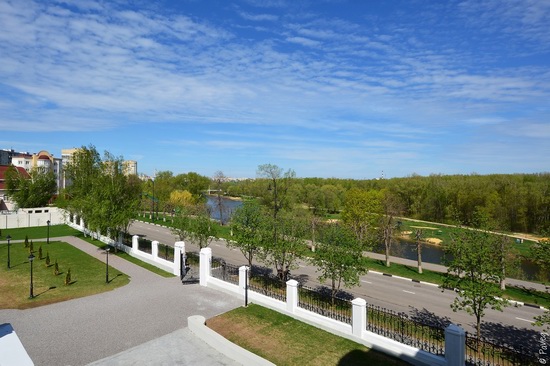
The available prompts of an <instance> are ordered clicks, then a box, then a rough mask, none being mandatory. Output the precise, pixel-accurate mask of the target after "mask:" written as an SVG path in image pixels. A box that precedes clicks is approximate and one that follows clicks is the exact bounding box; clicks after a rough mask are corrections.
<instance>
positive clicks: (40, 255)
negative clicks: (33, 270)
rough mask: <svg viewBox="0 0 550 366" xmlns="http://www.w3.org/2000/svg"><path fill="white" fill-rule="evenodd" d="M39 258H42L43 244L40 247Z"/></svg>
mask: <svg viewBox="0 0 550 366" xmlns="http://www.w3.org/2000/svg"><path fill="white" fill-rule="evenodd" d="M38 259H40V260H42V245H41V246H39V247H38Z"/></svg>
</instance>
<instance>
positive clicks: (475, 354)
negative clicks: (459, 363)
mask: <svg viewBox="0 0 550 366" xmlns="http://www.w3.org/2000/svg"><path fill="white" fill-rule="evenodd" d="M544 361H546V359H544ZM540 364H541V362H540V360H539V358H538V357H537V353H536V352H530V351H529V350H527V349H524V348H522V347H513V346H510V345H507V344H504V343H496V342H493V341H490V340H488V339H483V338H481V339H478V338H477V336H476V335H474V334H470V333H466V365H471V366H496V365H498V366H515V365H518V366H519V365H521V366H523V365H525V366H529V365H540Z"/></svg>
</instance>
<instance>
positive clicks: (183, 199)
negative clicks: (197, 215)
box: [168, 189, 196, 209]
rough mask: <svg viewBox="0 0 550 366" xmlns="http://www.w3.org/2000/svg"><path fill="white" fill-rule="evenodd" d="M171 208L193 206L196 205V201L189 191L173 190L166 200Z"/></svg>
mask: <svg viewBox="0 0 550 366" xmlns="http://www.w3.org/2000/svg"><path fill="white" fill-rule="evenodd" d="M168 202H169V203H170V205H171V206H173V207H175V208H177V209H180V208H182V207H187V206H193V205H194V204H196V200H195V198H194V197H193V195H192V194H191V192H189V191H185V190H179V189H177V190H174V191H172V192H171V193H170V198H169V200H168Z"/></svg>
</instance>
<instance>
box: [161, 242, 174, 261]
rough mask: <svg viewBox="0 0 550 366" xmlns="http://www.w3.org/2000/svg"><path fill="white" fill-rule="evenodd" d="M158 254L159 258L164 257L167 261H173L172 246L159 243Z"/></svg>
mask: <svg viewBox="0 0 550 366" xmlns="http://www.w3.org/2000/svg"><path fill="white" fill-rule="evenodd" d="M158 256H159V258H164V259H165V260H167V261H170V262H174V247H171V246H170V245H166V244H161V243H159V246H158Z"/></svg>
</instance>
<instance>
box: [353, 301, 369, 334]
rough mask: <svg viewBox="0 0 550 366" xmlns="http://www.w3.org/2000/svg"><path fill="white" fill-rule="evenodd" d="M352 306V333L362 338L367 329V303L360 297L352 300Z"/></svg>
mask: <svg viewBox="0 0 550 366" xmlns="http://www.w3.org/2000/svg"><path fill="white" fill-rule="evenodd" d="M351 305H352V308H351V332H352V333H353V335H354V336H356V337H359V338H361V337H362V336H363V331H364V330H366V329H367V311H366V309H367V302H366V301H365V300H364V299H361V298H360V297H358V298H357V299H353V300H352V302H351Z"/></svg>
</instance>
